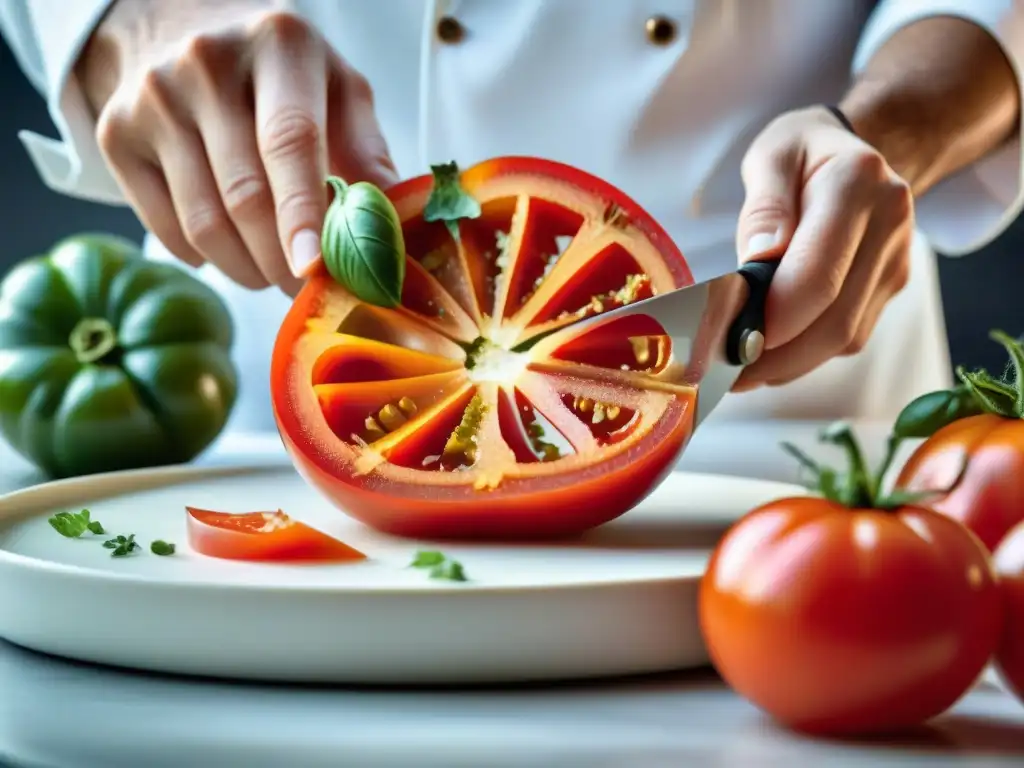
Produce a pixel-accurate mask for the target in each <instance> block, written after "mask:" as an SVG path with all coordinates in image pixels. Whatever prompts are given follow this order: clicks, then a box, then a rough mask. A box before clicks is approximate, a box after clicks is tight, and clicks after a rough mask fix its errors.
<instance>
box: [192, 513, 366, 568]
mask: <svg viewBox="0 0 1024 768" xmlns="http://www.w3.org/2000/svg"><path fill="white" fill-rule="evenodd" d="M185 511H186V512H187V513H188V518H187V521H188V524H187V529H188V543H189V546H190V547H191V548H192V549H194V550H195V551H196V552H198V553H199V554H201V555H208V556H209V557H218V558H222V559H225V560H317V561H324V560H327V561H332V562H341V561H351V560H365V559H366V555H364V554H363V553H362V552H360V551H359V550H357V549H353V548H352V547H350V546H349V545H348V544H346V543H344V542H343V541H339V540H338V539H335V538H332V537H330V536H328V535H327V534H325V533H321V532H320V531H318V530H316V529H315V528H310V527H309V526H308V525H306V524H305V523H300V522H298V521H297V520H293V519H292V518H291V517H289V516H288V515H286V514H285V513H284V512H282V511H281V510H277V511H276V512H243V513H239V514H235V513H231V512H211V511H210V510H208V509H196V508H195V507H185Z"/></svg>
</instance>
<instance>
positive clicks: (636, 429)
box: [271, 158, 696, 538]
mask: <svg viewBox="0 0 1024 768" xmlns="http://www.w3.org/2000/svg"><path fill="white" fill-rule="evenodd" d="M432 184H433V180H432V179H431V178H430V177H427V176H425V177H420V178H416V179H412V180H410V181H407V182H404V183H402V184H399V185H397V186H395V187H393V188H392V189H391V190H389V191H388V195H389V197H390V198H391V200H392V202H394V204H395V207H396V209H397V210H398V212H399V216H400V218H401V219H402V222H403V230H404V236H405V242H406V248H407V251H408V269H407V272H406V274H407V277H406V284H405V288H404V291H403V303H402V306H401V307H398V308H397V309H382V308H379V307H368V306H367V305H365V304H362V303H360V302H359V301H358V300H357V299H355V297H353V296H352V295H351V294H349V293H348V292H347V291H345V290H344V289H343V288H342V287H341V286H339V285H338V284H336V283H335V282H334V281H333V280H332V279H331V278H330V277H329V276H328V275H327V273H326V271H325V270H323V269H321V270H320V271H319V272H318V273H316V274H314V276H313V277H312V278H311V279H310V280H309V282H308V283H307V285H306V287H305V288H304V289H303V291H302V292H301V293H300V295H299V296H298V297H297V299H296V301H295V303H294V305H293V306H292V309H291V311H290V312H289V314H288V317H287V318H286V320H285V322H284V324H283V326H282V328H281V331H280V333H279V335H278V340H277V345H276V347H275V352H274V360H273V373H272V381H271V387H272V391H273V403H274V412H275V416H276V418H277V421H278V425H279V427H280V431H281V435H282V437H283V440H284V443H285V446H286V447H287V448H288V450H289V452H290V453H291V456H292V458H293V460H294V462H295V463H296V465H297V467H298V468H299V469H300V471H301V472H302V474H303V476H305V477H306V478H308V479H309V480H310V481H311V482H312V483H313V484H315V485H316V486H317V487H318V488H319V489H320V490H321V491H323V492H324V493H325V495H327V496H328V497H329V498H330V499H332V500H333V501H334V502H335V504H336V505H337V506H338V507H340V508H341V509H342V510H344V511H345V512H348V513H349V514H351V515H353V516H354V517H356V518H357V519H360V520H362V521H364V522H366V523H368V524H369V525H371V526H374V527H376V528H378V529H380V530H383V531H386V532H389V533H394V534H399V535H406V536H422V537H432V538H435V537H460V538H465V537H474V538H478V537H487V538H494V537H505V538H508V537H514V538H520V537H527V538H535V537H550V536H560V535H570V534H575V533H580V532H582V531H584V530H586V529H587V528H590V527H593V526H595V525H599V524H601V523H603V522H606V521H608V520H611V519H612V518H614V517H617V516H618V515H620V514H622V513H623V512H625V511H626V510H628V509H629V508H630V507H631V506H633V505H634V504H636V503H637V502H638V501H639V500H641V499H642V498H643V497H644V496H645V495H647V493H649V492H650V491H651V489H652V488H653V487H654V486H655V485H656V484H657V483H658V482H660V480H661V479H662V478H663V477H664V475H665V474H666V473H667V472H668V471H670V469H671V467H672V465H673V463H674V462H675V459H676V458H677V456H678V454H679V453H680V451H681V450H682V448H683V447H684V446H685V444H686V442H687V441H688V439H689V436H690V432H691V429H692V421H693V415H694V405H695V398H696V392H695V390H694V389H693V388H692V387H690V386H687V385H685V384H684V377H683V376H682V375H681V373H682V368H681V363H680V361H678V360H675V358H674V357H673V350H672V345H671V342H670V339H669V337H668V336H667V335H666V333H665V331H664V329H662V328H661V327H660V326H659V325H658V324H657V323H656V322H655V321H654V320H652V319H651V318H649V317H639V318H634V319H630V320H626V321H620V322H616V323H610V324H606V325H604V326H599V327H597V328H590V329H584V330H580V329H578V328H576V327H568V326H571V324H572V323H573V321H574V320H576V319H578V318H584V317H589V316H593V315H599V314H601V313H603V312H606V311H608V310H611V309H613V308H616V307H620V306H624V305H626V304H630V303H632V302H634V301H638V300H641V299H644V298H647V297H649V296H652V295H656V294H658V293H661V292H664V291H668V290H673V289H675V288H678V287H682V286H685V285H688V284H691V283H692V282H693V278H692V276H691V273H690V270H689V268H688V266H687V264H686V261H685V259H684V258H683V256H682V254H680V253H679V251H678V249H676V247H675V246H674V245H673V244H672V242H671V241H670V240H669V238H668V236H667V235H666V234H665V232H664V231H663V230H661V228H660V227H659V226H658V225H657V224H656V223H655V222H654V221H653V220H652V219H651V218H650V216H648V215H647V214H646V213H645V212H644V211H643V210H642V209H640V207H639V206H637V205H636V203H634V202H633V201H632V200H630V199H629V198H628V197H626V196H625V195H623V194H622V193H621V192H620V191H618V190H616V189H614V188H612V187H611V186H609V185H607V184H605V183H604V182H602V181H600V180H599V179H595V178H593V177H591V176H589V175H587V174H584V173H582V172H580V171H577V170H576V169H573V168H569V167H567V166H563V165H559V164H557V163H551V162H547V161H543V160H535V159H529V158H503V159H498V160H493V161H488V162H485V163H481V164H480V165H477V166H474V167H472V168H469V169H467V170H466V171H465V172H463V174H462V176H461V184H462V187H463V189H464V190H465V192H466V193H468V194H470V195H472V196H473V197H474V198H476V200H477V201H478V202H479V203H480V206H481V215H480V217H479V218H476V219H462V220H460V221H459V223H458V237H454V236H453V235H452V233H451V232H449V230H448V229H447V227H446V226H445V225H444V223H443V222H426V221H425V220H424V218H423V210H424V206H425V204H426V202H427V199H428V197H429V195H430V192H431V188H432Z"/></svg>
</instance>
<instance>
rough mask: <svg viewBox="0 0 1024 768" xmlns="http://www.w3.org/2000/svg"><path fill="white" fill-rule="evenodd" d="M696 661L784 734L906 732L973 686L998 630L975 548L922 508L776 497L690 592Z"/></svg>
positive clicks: (958, 529) (998, 614)
mask: <svg viewBox="0 0 1024 768" xmlns="http://www.w3.org/2000/svg"><path fill="white" fill-rule="evenodd" d="M699 610H700V622H701V629H702V632H703V634H704V639H705V642H706V643H707V646H708V651H709V654H710V657H711V659H712V661H713V663H714V664H715V666H716V668H717V669H718V671H719V673H720V674H721V675H722V677H723V678H724V679H725V680H726V681H727V682H728V683H729V684H730V685H731V686H732V687H733V688H734V689H735V690H736V691H737V692H738V693H740V694H742V695H743V696H745V697H746V698H748V699H749V700H750V701H752V702H753V703H754V704H756V705H757V706H758V707H760V708H762V709H763V710H764V711H766V712H768V713H769V714H771V715H772V716H773V717H775V718H776V719H777V720H779V721H780V722H782V723H784V724H785V725H787V726H790V727H793V728H796V729H799V730H804V731H810V732H819V733H865V732H873V731H875V732H877V731H885V730H893V729H900V728H905V727H912V726H915V725H918V724H920V723H922V722H924V721H926V720H928V719H930V718H931V717H934V716H936V715H938V714H940V713H942V712H943V711H945V710H946V709H947V708H949V707H950V706H952V705H953V704H954V702H956V700H957V699H959V698H960V696H961V695H963V694H964V693H965V692H966V691H967V689H968V688H969V687H970V686H971V685H972V684H973V683H974V682H975V681H976V680H977V679H978V677H979V675H980V674H981V672H982V670H983V669H984V667H985V665H986V663H987V662H988V660H989V658H990V657H991V654H992V653H993V651H994V650H995V648H996V646H997V644H998V642H999V635H1000V632H1001V629H1002V615H1003V611H1002V607H1001V604H1000V597H999V592H998V588H997V584H996V580H995V576H994V574H993V572H992V570H991V566H990V564H989V562H988V558H987V554H986V552H985V550H984V547H983V546H982V545H981V543H980V542H979V541H978V539H977V537H975V536H974V535H973V534H972V533H970V532H969V531H967V530H966V529H964V528H963V527H962V526H960V525H959V524H957V523H956V522H954V521H952V520H950V519H949V518H947V517H945V516H943V515H941V514H939V513H936V512H933V511H931V510H927V509H923V508H917V507H904V508H902V509H900V510H896V511H894V512H888V511H877V510H850V509H847V508H845V507H842V506H840V505H838V504H835V503H833V502H830V501H826V500H824V499H817V498H797V499H784V500H780V501H777V502H773V503H771V504H768V505H766V506H764V507H761V508H759V509H757V510H755V511H753V512H751V513H750V514H749V515H747V516H746V517H745V518H743V519H742V520H741V521H740V522H739V523H737V524H736V525H735V526H734V527H733V528H732V530H730V531H729V533H728V534H727V535H726V536H725V537H724V538H723V540H722V541H721V543H720V544H719V546H718V548H717V549H716V551H715V553H714V555H713V556H712V559H711V562H710V564H709V567H708V570H707V573H706V575H705V577H704V579H703V580H702V583H701V591H700V609H699Z"/></svg>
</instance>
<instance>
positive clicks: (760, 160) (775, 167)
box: [740, 135, 801, 185]
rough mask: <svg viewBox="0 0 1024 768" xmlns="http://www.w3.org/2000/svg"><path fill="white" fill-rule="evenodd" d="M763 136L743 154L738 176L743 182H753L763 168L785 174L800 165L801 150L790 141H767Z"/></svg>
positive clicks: (761, 173) (761, 172)
mask: <svg viewBox="0 0 1024 768" xmlns="http://www.w3.org/2000/svg"><path fill="white" fill-rule="evenodd" d="M769 139H770V136H767V135H766V136H765V137H764V139H763V140H762V141H756V142H755V143H754V145H753V146H752V147H751V151H749V152H747V154H746V155H744V156H743V160H742V161H741V163H740V177H741V178H742V179H743V182H744V183H745V184H748V185H749V184H751V183H752V182H755V181H756V180H757V179H758V177H759V176H761V175H763V173H764V171H765V169H768V170H769V171H771V172H774V173H780V174H787V173H789V172H792V171H793V170H795V169H796V168H797V167H798V166H799V165H800V160H801V150H800V148H799V147H798V146H796V145H795V144H793V143H792V142H784V143H781V144H780V143H778V142H775V141H769Z"/></svg>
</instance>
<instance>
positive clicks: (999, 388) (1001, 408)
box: [893, 330, 1024, 439]
mask: <svg viewBox="0 0 1024 768" xmlns="http://www.w3.org/2000/svg"><path fill="white" fill-rule="evenodd" d="M989 338H990V339H992V340H993V341H995V342H997V343H998V344H1001V345H1002V346H1003V348H1004V349H1005V350H1006V354H1007V356H1008V357H1009V358H1010V359H1009V363H1008V364H1007V367H1006V371H1005V372H1004V373H1003V375H1002V377H999V378H997V377H995V376H992V375H991V374H990V373H989V372H988V371H986V370H985V369H983V368H979V369H976V370H973V371H968V370H967V369H965V368H964V367H963V366H959V367H957V369H956V376H957V378H958V379H959V380H960V383H959V384H957V385H956V386H955V387H953V388H952V389H944V390H938V391H936V392H929V393H927V394H924V395H921V396H920V397H918V398H915V399H914V400H912V401H911V402H910V403H908V404H907V405H906V407H904V409H903V410H902V411H901V412H900V415H899V416H898V417H897V418H896V423H895V424H894V425H893V434H894V435H898V436H899V437H901V438H903V439H907V438H929V437H931V436H932V435H933V434H935V433H936V432H938V431H939V430H940V429H942V428H943V427H946V426H948V425H950V424H952V423H953V422H955V421H959V420H960V419H966V418H968V417H970V416H977V415H979V414H982V413H989V414H992V415H994V416H999V417H1000V418H1003V419H1024V340H1021V339H1015V338H1013V337H1012V336H1010V335H1009V334H1008V333H1005V332H1004V331H999V330H995V331H992V332H990V333H989Z"/></svg>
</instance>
